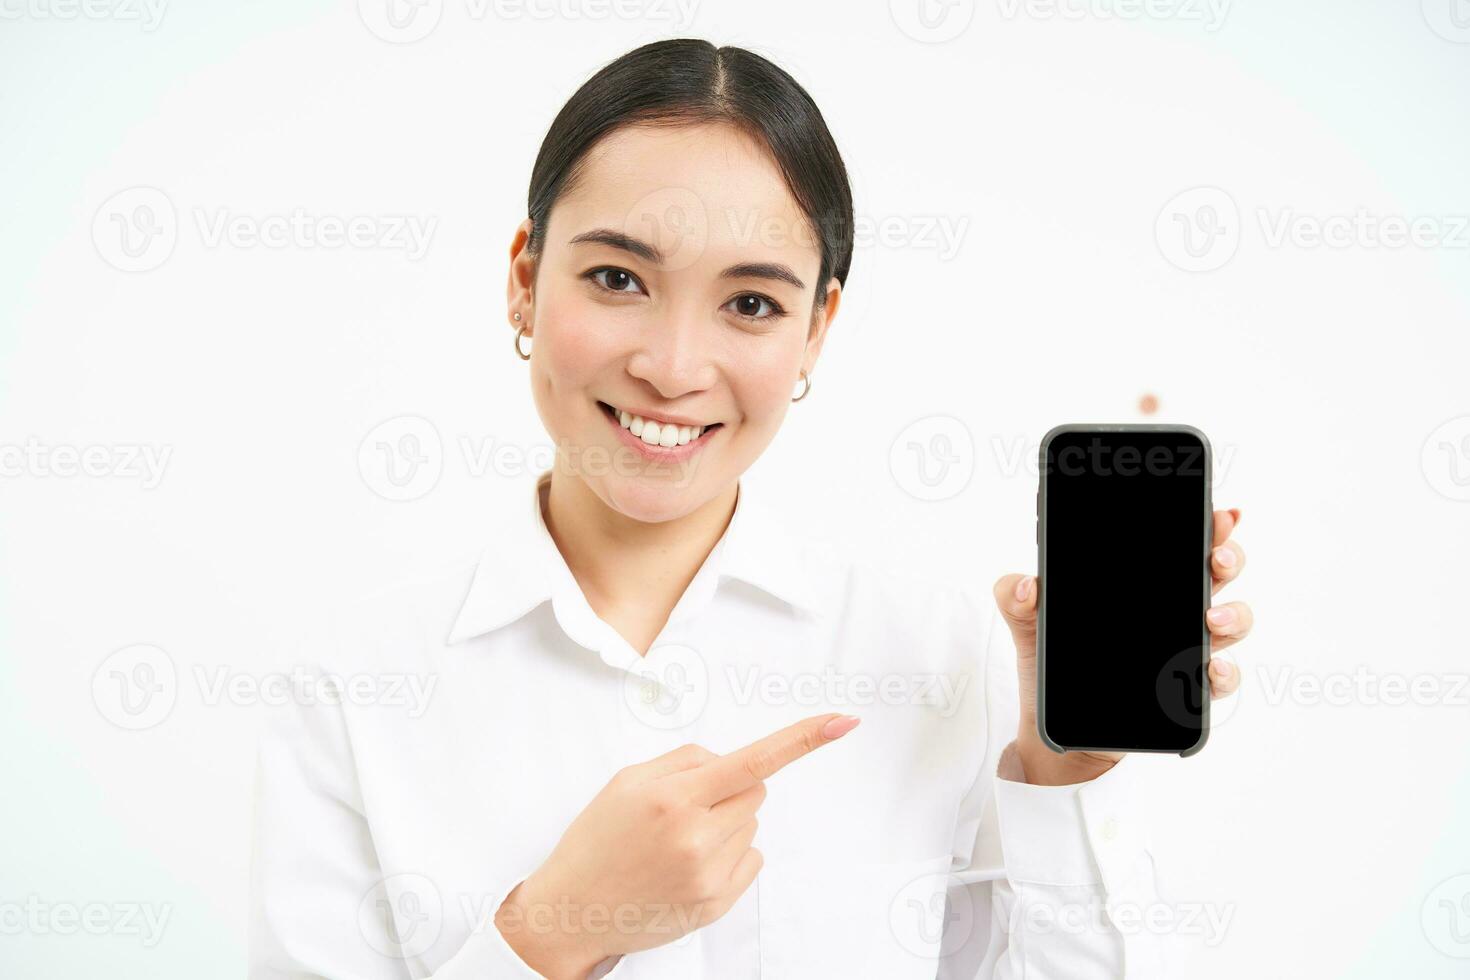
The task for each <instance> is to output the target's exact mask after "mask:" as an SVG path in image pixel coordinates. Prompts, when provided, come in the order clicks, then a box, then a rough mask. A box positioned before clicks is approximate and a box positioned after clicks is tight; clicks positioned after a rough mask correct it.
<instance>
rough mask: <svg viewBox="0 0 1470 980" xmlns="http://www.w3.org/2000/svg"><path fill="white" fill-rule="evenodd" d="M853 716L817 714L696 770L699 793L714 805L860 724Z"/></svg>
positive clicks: (694, 774)
mask: <svg viewBox="0 0 1470 980" xmlns="http://www.w3.org/2000/svg"><path fill="white" fill-rule="evenodd" d="M858 720H859V719H858V718H857V717H855V716H853V715H843V714H830V715H817V716H815V717H812V718H807V719H805V720H804V721H799V722H797V723H796V724H794V725H791V726H789V727H787V728H783V729H781V730H780V731H778V732H774V733H772V734H770V735H767V736H766V737H765V738H762V739H757V740H756V741H754V742H751V743H750V744H749V745H747V746H746V747H745V748H743V749H736V750H735V751H734V752H731V753H730V754H728V755H722V756H720V757H719V758H718V759H713V760H711V761H710V762H709V763H707V764H705V765H703V766H700V767H699V768H698V769H695V770H692V771H691V772H690V773H689V774H688V775H689V776H690V777H691V778H693V779H694V780H695V795H696V796H698V798H699V799H700V801H701V802H703V803H705V804H706V805H713V804H715V803H718V802H720V801H721V800H725V799H729V798H730V797H732V796H734V795H735V794H736V793H740V792H743V791H745V790H747V789H749V788H750V787H752V786H754V785H755V784H756V783H759V782H762V781H764V780H766V779H769V778H771V777H772V776H774V775H775V774H776V773H778V772H780V771H781V770H782V769H784V768H785V767H786V766H788V765H790V764H791V763H793V762H795V761H796V760H797V759H800V758H801V757H802V756H804V755H806V754H807V753H809V752H813V751H815V750H816V749H819V748H821V747H822V746H823V745H826V744H827V743H828V742H835V741H836V740H837V739H839V738H841V737H842V736H844V735H846V734H847V733H848V732H850V731H852V730H853V729H854V728H856V727H857V724H858Z"/></svg>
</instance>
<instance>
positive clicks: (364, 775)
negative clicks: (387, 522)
mask: <svg viewBox="0 0 1470 980" xmlns="http://www.w3.org/2000/svg"><path fill="white" fill-rule="evenodd" d="M549 476H550V474H549V473H543V474H541V476H540V478H539V480H538V482H537V488H536V489H535V490H533V491H532V492H530V493H528V498H529V499H528V501H527V504H528V506H527V507H526V508H525V509H524V510H517V512H515V513H513V514H509V515H506V519H505V520H504V521H502V522H501V524H500V526H499V527H498V528H497V530H496V533H495V534H494V535H493V536H492V539H491V541H490V543H489V546H488V547H487V548H486V549H485V550H484V553H483V555H482V556H481V557H480V558H479V560H478V562H477V563H475V564H473V566H470V567H464V568H455V569H451V570H449V571H448V572H446V573H445V574H443V575H441V576H438V577H436V578H433V579H430V580H427V581H420V582H417V583H415V584H412V585H409V586H404V587H400V588H396V589H394V590H391V591H389V592H386V593H383V594H380V595H377V596H375V597H373V598H372V599H370V600H367V601H364V602H362V603H360V604H356V605H355V606H353V607H352V608H350V609H348V610H346V611H344V612H343V613H341V614H339V615H338V616H336V617H335V619H334V622H332V623H331V624H329V625H328V626H327V628H326V629H325V631H324V632H323V634H322V635H321V636H320V637H318V638H316V639H314V640H313V641H312V644H311V649H310V651H309V652H310V657H311V667H312V668H313V669H314V670H315V671H317V672H319V673H320V674H321V676H323V677H325V678H328V679H331V680H333V681H334V682H335V683H337V684H339V686H338V687H337V688H330V687H328V688H318V690H319V691H321V690H326V691H332V690H336V691H337V692H338V695H337V696H335V697H333V696H326V695H322V694H318V695H317V696H315V697H312V698H309V699H308V698H298V699H295V701H296V703H294V704H292V705H289V706H287V707H285V708H283V709H281V710H280V712H279V713H278V714H277V716H275V717H274V718H273V719H272V722H271V724H270V725H269V726H268V729H267V731H266V733H265V734H264V736H263V738H262V742H261V753H260V768H259V772H258V777H257V778H258V787H257V804H256V813H255V853H254V861H253V875H252V879H253V880H252V903H251V904H252V922H251V942H250V945H251V948H250V976H252V977H259V978H264V977H287V976H289V977H303V976H322V977H332V978H338V977H343V978H345V977H354V978H357V977H363V978H367V977H371V978H402V977H428V976H433V977H438V978H441V980H447V978H460V977H464V978H469V977H480V978H492V977H535V976H536V974H535V973H534V972H533V971H531V970H530V969H529V968H527V967H526V966H525V965H524V964H523V963H522V962H521V961H520V959H519V958H518V957H517V956H516V955H515V953H514V952H513V951H512V950H511V948H510V946H509V945H508V944H507V943H506V942H505V940H504V937H503V936H502V935H501V934H500V933H499V932H498V931H497V929H496V928H495V925H494V923H493V917H494V914H495V911H496V909H497V908H498V907H499V905H500V903H501V901H502V899H503V898H504V896H505V895H507V894H508V893H509V892H510V891H511V889H512V888H514V887H515V885H516V884H517V883H518V882H519V881H520V880H521V879H523V878H524V877H525V876H526V875H527V874H529V873H530V872H531V871H532V870H534V869H535V868H536V867H537V866H538V865H539V864H540V863H541V861H542V860H544V859H545V857H546V856H547V855H548V854H549V853H550V851H551V849H552V848H553V846H554V845H555V844H556V842H557V840H558V839H559V838H560V836H561V834H562V832H563V831H564V830H565V829H566V827H567V826H568V824H569V823H570V822H571V821H572V819H573V818H574V817H575V816H576V815H577V814H578V813H579V812H580V811H581V810H582V808H583V807H584V806H586V804H587V803H588V802H589V801H590V800H591V799H592V797H593V796H594V795H595V794H596V793H597V792H598V790H600V789H601V788H602V787H603V785H604V784H605V783H606V782H607V781H608V779H610V778H611V777H612V776H613V774H614V773H616V772H617V770H618V769H620V768H622V767H624V766H627V765H630V764H634V763H638V762H643V761H646V760H648V759H651V758H654V757H655V756H658V755H661V754H663V753H665V752H667V751H669V750H671V749H674V748H676V747H678V746H680V745H683V744H685V743H689V742H696V743H699V744H701V745H703V746H705V747H706V748H708V749H710V750H712V751H715V752H721V753H723V752H728V751H731V750H734V749H736V748H739V747H740V746H743V745H745V744H747V743H749V742H751V741H754V740H755V739H757V738H759V737H761V736H763V735H766V734H769V733H770V732H773V731H775V730H777V729H779V728H782V727H784V726H786V725H788V724H790V723H792V722H795V721H798V720H800V719H802V718H805V717H808V716H811V715H815V714H820V713H823V712H827V711H841V712H845V713H850V714H856V715H859V716H860V717H861V718H862V724H861V725H860V726H859V727H858V728H857V729H856V730H855V731H853V732H852V733H851V734H849V735H848V736H846V737H845V738H843V739H841V740H839V741H838V742H836V743H833V744H831V745H828V746H824V747H823V748H821V749H820V750H818V751H817V752H814V753H812V754H811V755H809V756H807V757H805V758H803V759H800V760H798V761H797V762H795V763H794V764H792V765H791V766H790V767H788V768H787V769H786V770H783V771H782V772H781V773H778V774H777V775H776V776H775V777H773V778H772V779H771V780H770V781H769V783H768V789H769V795H768V797H767V799H766V802H765V804H764V806H763V807H762V808H761V811H760V815H759V817H760V825H759V831H758V834H757V837H756V841H755V844H756V846H757V847H759V848H760V849H761V851H762V852H763V854H764V856H765V865H764V867H763V869H762V871H761V872H760V874H759V876H758V877H757V879H756V881H755V884H754V885H753V886H752V887H751V888H750V889H749V890H748V891H747V892H746V893H745V894H744V895H743V896H742V897H741V899H740V900H739V901H738V902H737V903H736V904H735V906H734V907H733V908H732V909H731V910H730V911H729V912H728V913H727V914H726V915H725V916H724V917H723V918H721V919H719V920H718V921H716V922H714V923H713V924H711V925H708V926H706V927H704V928H700V929H696V930H694V931H693V932H691V933H690V934H689V935H687V936H685V937H683V938H682V939H680V940H679V941H677V942H674V943H671V944H667V945H664V946H661V947H658V948H655V949H651V950H647V951H644V952H638V953H633V954H629V955H627V956H624V957H621V958H618V959H613V960H608V961H606V962H605V963H604V964H603V965H602V966H601V967H599V970H598V971H597V972H604V971H607V970H609V969H610V970H611V973H609V974H608V975H609V976H612V977H617V978H621V980H655V978H657V980H699V978H715V977H720V978H725V977H729V978H741V980H743V978H756V977H761V978H767V980H770V978H793V980H794V978H800V980H811V978H819V977H841V978H852V977H873V978H881V980H902V978H910V977H912V978H918V977H935V976H939V977H944V978H961V977H963V978H966V980H969V978H976V977H1022V976H1024V977H1028V978H1032V980H1038V978H1079V977H1128V978H1135V977H1145V976H1148V977H1152V976H1158V975H1162V974H1161V966H1160V960H1161V954H1160V949H1159V946H1158V943H1159V940H1158V937H1157V935H1156V932H1155V931H1151V930H1149V929H1145V928H1129V927H1128V926H1129V922H1130V921H1132V922H1133V923H1134V924H1135V925H1136V920H1137V916H1138V914H1139V913H1140V911H1142V910H1146V909H1148V908H1149V907H1151V906H1153V905H1155V904H1156V903H1158V901H1159V900H1158V898H1157V895H1156V891H1155V876H1154V870H1153V862H1152V859H1151V857H1150V855H1149V853H1148V851H1147V841H1146V838H1145V831H1144V824H1143V821H1144V809H1145V807H1144V805H1143V803H1142V801H1141V800H1139V799H1138V796H1137V794H1138V784H1139V782H1140V780H1138V778H1137V774H1136V771H1135V767H1134V766H1132V765H1131V764H1130V760H1127V759H1125V760H1124V761H1122V762H1120V763H1119V764H1118V765H1117V766H1115V767H1114V768H1113V769H1112V770H1111V771H1110V772H1108V773H1106V774H1104V775H1103V776H1101V777H1099V778H1098V779H1096V780H1093V781H1092V782H1090V783H1085V784H1081V785H1079V786H1063V787H1043V786H1031V785H1028V784H1025V783H1021V782H1015V781H1012V780H1010V779H1005V778H1001V777H1000V776H999V775H998V773H997V768H998V766H999V765H1000V764H1001V753H1002V751H1003V750H1004V749H1005V748H1006V746H1007V745H1008V744H1009V743H1010V742H1011V740H1012V739H1013V737H1014V734H1015V731H1016V725H1017V717H1018V705H1017V695H1016V678H1015V659H1014V657H1015V654H1014V647H1013V646H1012V644H1011V640H1010V636H1009V632H1008V630H1007V629H1006V627H1005V624H1004V622H1003V621H1002V620H1001V619H1000V617H999V615H998V614H996V613H994V612H993V609H994V606H993V601H992V600H991V597H990V593H989V588H988V586H986V587H983V588H982V587H979V586H978V585H977V586H968V585H955V584H947V583H941V582H933V581H929V580H928V579H926V578H923V577H921V576H915V575H910V574H898V573H894V572H890V571H886V570H883V569H880V568H877V567H874V566H872V565H870V564H867V563H865V562H863V561H860V560H852V559H850V558H847V557H844V556H843V555H841V554H839V553H838V552H837V551H836V550H835V549H832V548H825V547H818V546H816V545H814V544H811V543H808V542H803V541H801V540H800V539H798V538H796V537H794V536H793V535H792V534H791V532H790V529H789V528H787V527H785V526H784V525H782V524H781V522H780V520H779V517H778V515H777V514H776V513H775V512H774V510H773V509H771V508H770V507H769V506H768V505H767V504H766V502H765V501H763V500H761V499H760V498H759V497H758V496H756V495H754V494H752V493H751V492H750V487H749V481H748V480H742V482H741V484H740V490H739V493H738V498H737V504H736V508H735V513H734V515H733V517H732V519H731V523H730V525H729V527H728V528H727V529H726V531H725V534H724V535H723V536H722V537H721V539H720V541H719V543H718V544H717V545H716V547H715V549H714V550H713V551H712V552H711V554H710V555H709V557H708V559H707V560H706V561H705V562H704V564H703V565H702V566H701V567H700V569H699V571H698V573H697V574H696V576H695V578H694V580H693V581H692V582H691V583H690V585H689V587H688V589H687V590H686V591H685V593H684V595H683V596H682V598H681V599H680V600H679V602H678V604H677V605H676V607H675V608H674V610H673V613H672V615H671V616H670V618H669V620H668V623H667V625H666V626H665V627H664V628H663V630H662V632H661V633H660V634H659V636H658V638H657V639H656V640H655V642H654V644H653V646H652V648H651V649H650V650H649V652H648V655H647V656H646V657H640V656H639V655H638V653H637V652H636V651H635V650H634V649H633V648H632V647H631V646H630V645H629V644H628V643H627V642H626V641H625V640H624V639H623V638H622V637H621V636H620V635H618V633H617V632H616V631H615V630H613V629H612V628H611V627H610V626H608V625H607V624H606V623H605V622H603V621H602V620H601V619H599V618H598V616H597V615H596V614H595V612H594V611H593V610H592V608H591V607H590V606H589V604H588V603H587V600H586V599H585V597H584V596H583V594H582V592H581V590H580V588H579V587H578V585H577V583H576V580H575V579H574V578H573V576H572V574H571V572H570V571H569V569H568V568H567V565H566V562H565V561H564V560H563V558H562V556H561V553H560V552H559V551H558V550H557V547H556V544H555V542H554V541H553V540H552V538H551V536H550V534H549V533H548V532H547V530H546V526H545V523H544V521H543V518H542V513H541V506H540V498H539V487H540V484H541V483H544V482H545V481H546V480H547V479H549ZM1005 762H1006V765H1007V767H1009V766H1010V765H1011V757H1010V755H1009V754H1008V755H1007V757H1006V760H1005ZM1007 771H1008V774H1013V773H1011V771H1010V770H1009V769H1008V770H1007ZM1125 916H1127V918H1125ZM390 920H391V921H390ZM559 921H560V923H561V925H562V926H566V925H567V924H570V925H571V926H572V927H573V928H585V929H588V930H597V929H612V928H616V924H615V922H613V921H610V920H609V919H608V918H607V917H606V916H597V915H594V914H592V913H591V912H590V911H589V910H578V909H562V910H560V912H559ZM1120 925H1121V926H1122V928H1120Z"/></svg>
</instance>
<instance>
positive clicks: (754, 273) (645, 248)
mask: <svg viewBox="0 0 1470 980" xmlns="http://www.w3.org/2000/svg"><path fill="white" fill-rule="evenodd" d="M570 244H572V245H606V246H608V247H609V248H616V249H620V250H622V251H624V252H630V253H632V254H633V255H636V256H638V257H639V258H640V259H642V260H643V261H645V262H648V263H651V264H653V265H663V263H664V253H663V252H661V251H659V249H658V248H657V247H656V246H654V245H650V244H649V243H648V242H645V241H642V240H641V239H638V238H634V237H633V236H631V235H625V234H623V233H622V232H620V231H613V230H612V229H611V228H594V229H592V230H591V231H584V232H582V233H581V234H580V235H576V236H574V237H573V238H572V240H571V242H570ZM720 278H721V279H771V280H774V281H776V282H784V283H788V284H790V285H792V286H795V287H796V288H797V289H805V288H806V283H804V282H802V281H801V278H800V277H799V276H797V274H796V273H794V272H792V271H791V269H790V267H789V266H785V265H782V264H781V263H780V262H741V263H738V264H736V265H732V266H730V267H729V268H727V269H724V270H722V271H721V272H720Z"/></svg>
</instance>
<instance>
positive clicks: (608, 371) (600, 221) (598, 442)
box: [510, 124, 840, 521]
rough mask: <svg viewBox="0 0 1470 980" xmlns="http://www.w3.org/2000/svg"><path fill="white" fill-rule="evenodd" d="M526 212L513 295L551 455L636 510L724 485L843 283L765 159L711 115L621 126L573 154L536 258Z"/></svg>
mask: <svg viewBox="0 0 1470 980" xmlns="http://www.w3.org/2000/svg"><path fill="white" fill-rule="evenodd" d="M530 226H531V225H530V221H529V220H528V221H526V222H525V223H524V224H523V225H522V226H521V228H520V230H519V231H518V233H517V235H516V239H515V243H514V244H513V245H512V248H511V252H512V264H511V277H510V280H511V281H510V309H511V310H512V311H513V312H520V313H521V314H522V316H523V318H524V319H523V320H522V321H520V322H521V323H525V324H528V325H529V327H528V330H527V333H528V334H529V335H530V336H531V337H532V338H533V340H532V344H533V349H534V354H533V356H532V358H531V360H530V362H529V367H530V371H531V386H532V391H533V394H534V397H535V399H536V408H537V410H538V412H539V413H540V415H541V419H542V422H543V423H544V424H545V426H546V429H547V431H548V432H549V433H550V434H551V436H552V438H553V439H554V440H555V442H556V445H557V448H558V465H559V466H561V467H567V468H570V469H571V470H572V471H573V472H575V473H576V475H577V476H578V477H579V478H581V479H582V480H583V481H585V482H586V484H587V485H588V487H590V488H591V489H592V491H593V492H594V493H596V494H597V496H598V497H600V498H601V499H602V500H603V502H604V503H606V504H607V505H608V506H610V507H612V508H614V509H615V510H617V511H620V512H621V513H624V514H626V515H628V516H629V517H632V518H635V519H637V520H642V521H665V520H670V519H673V518H676V517H680V516H683V515H684V514H687V513H689V512H690V511H692V510H694V509H696V508H698V507H699V506H700V505H701V504H704V503H706V502H708V501H710V500H712V499H714V498H715V497H717V496H719V495H720V494H721V493H723V492H725V491H727V490H728V489H730V488H731V487H732V486H733V485H734V482H735V481H736V480H737V479H738V478H739V476H740V474H741V473H743V472H744V471H745V469H746V468H747V467H748V466H750V464H751V463H752V462H754V460H755V459H756V457H757V456H759V455H760V454H761V452H762V451H763V450H764V449H765V447H766V446H767V445H768V444H769V443H770V441H771V439H772V437H774V436H775V434H776V430H777V429H778V428H779V427H780V425H781V420H782V419H783V418H784V417H785V415H786V411H787V409H788V408H789V407H790V405H791V398H792V397H793V396H794V395H795V394H797V393H798V391H799V389H798V388H797V383H798V381H799V380H800V374H801V371H802V370H805V371H806V372H807V373H808V374H810V373H811V372H812V369H813V367H814V365H815V363H816V359H817V355H818V354H819V352H820V351H821V346H822V342H823V340H824V338H825V336H826V330H827V326H828V325H829V324H830V323H831V320H832V317H833V316H834V315H835V314H836V311H837V305H838V298H839V296H840V286H839V285H838V283H837V280H836V279H835V278H834V279H832V280H831V281H830V282H827V283H818V282H816V277H817V274H818V267H819V265H820V263H821V251H820V246H819V244H818V238H817V235H816V231H815V229H813V228H812V227H811V226H810V224H809V223H808V222H807V221H806V219H805V216H804V215H803V214H802V212H801V209H800V207H799V206H798V205H797V203H796V201H795V199H794V198H793V197H792V196H791V192H790V191H789V190H788V188H787V186H786V182H785V180H784V179H783V178H782V176H781V172H780V170H779V169H778V168H777V166H776V164H775V162H774V161H773V160H772V159H770V157H769V156H768V155H767V153H766V152H765V151H764V150H763V148H762V147H761V146H760V145H759V144H758V143H756V142H754V141H753V140H751V139H750V138H748V137H746V136H745V135H744V134H742V133H740V132H739V131H738V130H736V129H735V128H733V127H730V126H726V125H717V124H708V125H703V124H702V125H680V126H662V127H660V126H647V125H639V126H632V127H625V128H623V129H620V130H617V131H615V132H613V133H612V134H610V135H609V136H607V137H605V138H604V139H603V140H601V141H600V142H599V143H598V145H597V146H596V147H594V149H593V150H592V151H591V153H590V154H588V156H587V157H586V158H585V160H584V163H583V169H582V172H581V174H580V176H579V177H578V179H577V181H576V183H575V186H573V187H572V188H571V189H570V190H569V191H568V192H567V193H565V194H564V195H563V196H562V197H561V198H560V199H559V200H558V201H557V202H556V204H555V205H554V206H553V207H552V209H551V213H550V215H549V217H548V221H547V227H546V229H545V236H544V238H543V242H544V245H543V248H542V251H541V254H540V256H539V259H534V260H533V259H532V258H531V257H530V256H529V255H528V254H527V252H526V249H525V242H526V236H527V234H528V232H529V229H530ZM818 289H820V290H821V291H822V293H823V294H825V296H826V297H827V301H826V305H825V307H823V308H820V309H818V310H817V311H816V312H815V314H814V312H813V301H814V298H815V297H816V295H817V290H818ZM512 324H513V325H515V326H519V324H518V323H516V322H515V321H512ZM630 417H631V418H630ZM629 421H631V423H632V424H631V427H629V426H625V425H624V424H623V423H624V422H629ZM655 425H657V428H654V426H655ZM635 432H637V433H638V434H636V435H635ZM671 443H672V445H671ZM681 443H682V444H681Z"/></svg>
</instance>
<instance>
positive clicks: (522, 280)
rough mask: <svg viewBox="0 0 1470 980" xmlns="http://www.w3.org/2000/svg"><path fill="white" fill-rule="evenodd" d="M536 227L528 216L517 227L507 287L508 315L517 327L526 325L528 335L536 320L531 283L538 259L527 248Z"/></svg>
mask: <svg viewBox="0 0 1470 980" xmlns="http://www.w3.org/2000/svg"><path fill="white" fill-rule="evenodd" d="M533 227H534V225H533V223H532V221H531V219H530V218H527V219H526V220H525V221H522V222H521V223H520V225H519V226H517V228H516V233H515V237H514V238H512V239H511V242H510V274H509V276H508V279H507V282H506V287H505V302H506V308H505V318H506V319H507V320H508V321H510V325H511V326H512V327H513V328H515V329H517V330H519V329H520V328H521V327H523V326H524V327H525V328H526V335H527V336H530V333H531V322H532V320H533V319H534V318H533V317H532V315H531V313H532V311H533V310H534V308H535V304H534V297H533V295H532V286H533V285H534V284H535V282H536V259H535V258H534V257H533V256H532V255H531V250H530V248H528V246H529V245H530V242H531V229H532V228H533ZM517 313H519V314H520V315H521V319H520V320H519V321H517V320H516V318H515V314H517Z"/></svg>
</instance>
